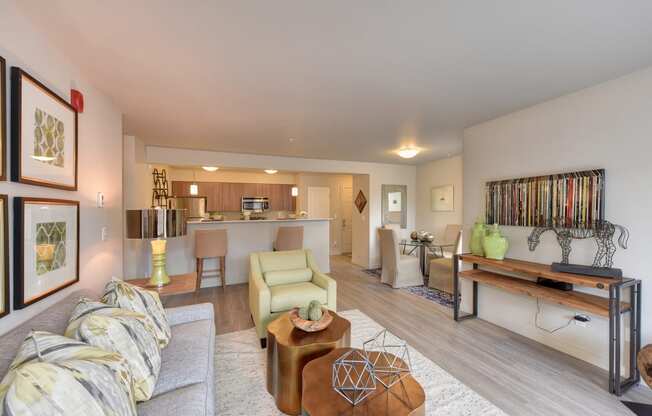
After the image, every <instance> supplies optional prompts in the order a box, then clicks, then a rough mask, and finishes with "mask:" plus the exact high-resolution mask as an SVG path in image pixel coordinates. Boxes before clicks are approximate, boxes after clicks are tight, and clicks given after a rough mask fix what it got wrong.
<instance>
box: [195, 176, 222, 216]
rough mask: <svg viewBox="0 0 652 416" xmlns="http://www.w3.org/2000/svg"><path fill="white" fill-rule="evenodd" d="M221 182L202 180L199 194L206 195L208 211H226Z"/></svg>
mask: <svg viewBox="0 0 652 416" xmlns="http://www.w3.org/2000/svg"><path fill="white" fill-rule="evenodd" d="M222 185H223V184H222V183H221V182H201V183H200V184H199V195H201V196H205V197H206V211H224V198H223V196H222V188H223V186H222Z"/></svg>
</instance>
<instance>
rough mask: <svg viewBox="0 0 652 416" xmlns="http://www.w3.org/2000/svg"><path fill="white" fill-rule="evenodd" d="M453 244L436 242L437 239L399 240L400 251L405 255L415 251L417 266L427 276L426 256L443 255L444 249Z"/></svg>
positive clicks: (428, 274) (428, 273)
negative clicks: (417, 259) (417, 260)
mask: <svg viewBox="0 0 652 416" xmlns="http://www.w3.org/2000/svg"><path fill="white" fill-rule="evenodd" d="M454 245H455V244H453V243H446V242H438V241H427V240H424V241H421V240H412V239H409V240H407V239H405V240H401V241H400V242H399V246H400V247H401V250H402V253H403V254H407V255H413V254H414V252H415V251H416V252H417V256H418V257H419V268H420V269H421V274H422V275H424V276H426V277H429V276H430V270H429V267H428V256H429V255H432V256H433V257H444V249H445V248H452V247H453V246H454Z"/></svg>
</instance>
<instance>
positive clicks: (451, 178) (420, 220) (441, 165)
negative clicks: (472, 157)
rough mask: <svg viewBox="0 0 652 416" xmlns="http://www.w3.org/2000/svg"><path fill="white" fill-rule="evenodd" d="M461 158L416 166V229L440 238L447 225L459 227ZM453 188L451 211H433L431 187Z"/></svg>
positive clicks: (461, 184) (460, 216) (460, 221)
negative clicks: (457, 225) (446, 186)
mask: <svg viewBox="0 0 652 416" xmlns="http://www.w3.org/2000/svg"><path fill="white" fill-rule="evenodd" d="M462 176H463V172H462V155H457V156H453V157H449V158H446V159H440V160H435V161H432V162H430V163H425V164H423V165H419V166H417V218H416V224H417V229H419V230H426V231H430V232H434V233H435V235H436V236H437V235H442V233H443V232H444V228H446V224H462V221H463V218H462V201H463V181H462ZM442 185H453V205H454V211H451V212H433V211H432V209H431V204H430V191H431V189H432V188H433V187H436V186H442Z"/></svg>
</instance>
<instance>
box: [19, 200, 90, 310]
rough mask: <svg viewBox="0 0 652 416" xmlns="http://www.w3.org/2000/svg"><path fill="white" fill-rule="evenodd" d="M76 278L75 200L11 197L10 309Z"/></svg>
mask: <svg viewBox="0 0 652 416" xmlns="http://www.w3.org/2000/svg"><path fill="white" fill-rule="evenodd" d="M78 281H79V202H78V201H69V200H64V199H46V198H15V199H14V309H22V308H24V307H26V306H29V305H31V304H32V303H34V302H38V301H39V300H41V299H43V298H46V297H48V296H50V295H51V294H53V293H55V292H57V291H59V290H61V289H63V288H65V287H67V286H70V285H72V284H73V283H76V282H78Z"/></svg>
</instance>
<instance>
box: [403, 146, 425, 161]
mask: <svg viewBox="0 0 652 416" xmlns="http://www.w3.org/2000/svg"><path fill="white" fill-rule="evenodd" d="M419 151H420V150H419V149H417V148H416V147H402V148H400V149H399V151H398V155H399V156H400V157H402V158H403V159H411V158H413V157H414V156H416V155H418V154H419Z"/></svg>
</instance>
